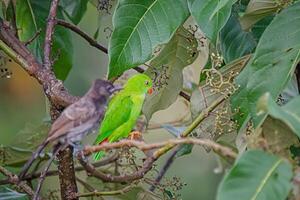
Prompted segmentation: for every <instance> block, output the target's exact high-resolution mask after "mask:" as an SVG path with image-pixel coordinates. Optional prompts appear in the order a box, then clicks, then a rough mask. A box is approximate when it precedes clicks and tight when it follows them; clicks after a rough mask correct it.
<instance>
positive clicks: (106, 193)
mask: <svg viewBox="0 0 300 200" xmlns="http://www.w3.org/2000/svg"><path fill="white" fill-rule="evenodd" d="M134 187H135V185H134V186H132V185H128V186H126V187H124V188H122V189H120V190H114V191H97V190H96V191H93V192H87V193H82V194H77V197H90V196H96V197H97V196H111V195H117V194H125V193H127V192H129V191H130V190H132V189H133V188H134Z"/></svg>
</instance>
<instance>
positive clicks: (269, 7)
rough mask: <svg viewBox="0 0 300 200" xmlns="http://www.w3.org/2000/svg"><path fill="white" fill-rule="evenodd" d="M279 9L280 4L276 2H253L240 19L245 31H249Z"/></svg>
mask: <svg viewBox="0 0 300 200" xmlns="http://www.w3.org/2000/svg"><path fill="white" fill-rule="evenodd" d="M278 9H279V4H278V3H277V2H276V1H274V0H251V1H250V2H249V4H248V6H247V9H246V12H245V14H244V15H243V16H242V17H241V18H240V22H241V26H242V28H243V30H249V29H250V28H251V27H252V26H253V25H254V24H255V23H256V22H258V21H260V20H261V19H263V18H265V17H266V16H269V15H272V14H274V13H276V11H277V10H278Z"/></svg>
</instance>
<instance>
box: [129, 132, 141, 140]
mask: <svg viewBox="0 0 300 200" xmlns="http://www.w3.org/2000/svg"><path fill="white" fill-rule="evenodd" d="M128 138H129V139H130V140H141V139H142V133H141V132H139V131H132V132H131V133H129V137H128Z"/></svg>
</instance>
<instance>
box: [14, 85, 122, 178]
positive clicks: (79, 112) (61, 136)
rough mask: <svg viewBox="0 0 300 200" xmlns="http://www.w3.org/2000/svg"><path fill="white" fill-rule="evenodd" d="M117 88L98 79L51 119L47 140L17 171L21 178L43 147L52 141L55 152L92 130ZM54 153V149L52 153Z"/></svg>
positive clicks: (96, 127) (96, 126)
mask: <svg viewBox="0 0 300 200" xmlns="http://www.w3.org/2000/svg"><path fill="white" fill-rule="evenodd" d="M116 90H118V89H116V88H115V87H114V86H113V85H112V84H111V83H110V82H108V81H104V80H100V79H97V80H95V81H94V83H93V85H92V86H91V88H90V89H89V91H88V92H87V93H86V94H85V95H84V96H83V97H82V98H80V99H79V100H78V101H77V102H75V103H73V104H72V105H70V106H68V107H67V108H66V109H65V110H64V111H63V112H62V113H61V115H60V116H59V117H58V118H57V119H56V120H55V121H54V123H53V124H52V126H51V129H50V131H49V133H48V137H47V138H46V140H45V141H44V142H43V143H42V144H41V145H40V146H39V147H38V149H37V150H36V151H35V152H34V153H33V155H32V157H31V158H30V160H28V161H27V163H26V164H25V165H24V167H23V169H22V170H21V173H20V175H19V177H20V179H22V178H23V177H24V176H25V174H26V173H27V171H28V170H29V168H30V166H31V165H32V163H33V161H34V160H35V159H36V158H37V157H38V156H39V154H40V153H41V152H42V151H43V149H44V148H45V147H46V146H47V145H48V144H49V143H53V145H54V148H53V149H54V150H53V152H56V153H57V152H58V151H59V150H62V149H64V148H66V147H67V146H68V145H74V144H75V143H77V142H80V141H81V139H82V138H83V137H84V136H86V135H87V134H88V133H90V132H92V131H93V130H97V129H98V127H99V124H100V121H101V120H102V118H103V116H104V112H105V109H106V105H107V102H108V99H109V97H110V96H111V95H112V94H113V93H114V92H115V91H116ZM53 154H54V155H53V156H55V153H53Z"/></svg>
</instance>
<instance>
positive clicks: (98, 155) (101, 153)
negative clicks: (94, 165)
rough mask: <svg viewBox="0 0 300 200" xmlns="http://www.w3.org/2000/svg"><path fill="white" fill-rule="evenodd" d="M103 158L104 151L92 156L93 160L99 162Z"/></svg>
mask: <svg viewBox="0 0 300 200" xmlns="http://www.w3.org/2000/svg"><path fill="white" fill-rule="evenodd" d="M103 156H105V151H99V152H97V153H95V154H94V160H95V161H97V160H100V159H101V158H102V157H103Z"/></svg>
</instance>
